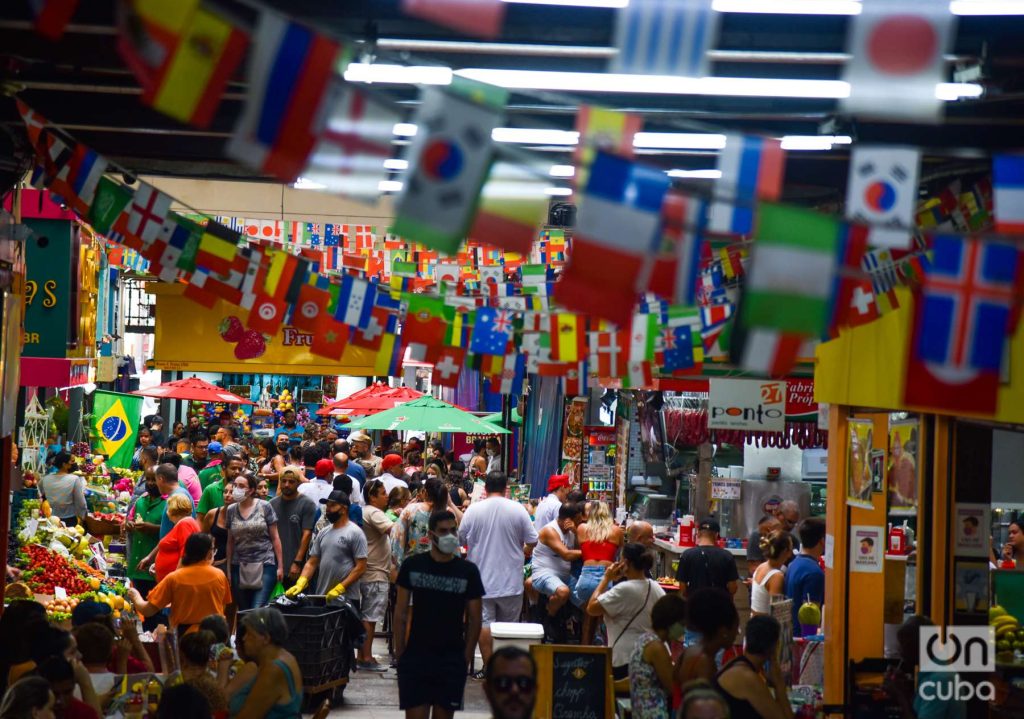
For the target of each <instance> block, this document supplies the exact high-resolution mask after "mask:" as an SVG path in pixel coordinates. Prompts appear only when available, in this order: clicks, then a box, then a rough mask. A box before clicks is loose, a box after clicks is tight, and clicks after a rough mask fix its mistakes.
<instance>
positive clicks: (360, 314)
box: [334, 275, 377, 328]
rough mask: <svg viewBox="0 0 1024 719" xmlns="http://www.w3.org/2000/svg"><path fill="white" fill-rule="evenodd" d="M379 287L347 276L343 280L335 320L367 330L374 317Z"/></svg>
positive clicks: (358, 278)
mask: <svg viewBox="0 0 1024 719" xmlns="http://www.w3.org/2000/svg"><path fill="white" fill-rule="evenodd" d="M376 295H377V287H376V286H375V285H373V284H371V283H369V282H367V281H366V280H364V279H362V278H360V277H353V276H352V275H345V276H343V277H342V278H341V290H340V292H339V293H338V305H337V307H336V308H335V310H334V319H336V320H338V321H339V322H344V323H345V324H347V325H351V326H352V327H359V328H365V327H366V326H367V325H369V323H370V318H371V317H372V316H373V306H374V300H375V299H376Z"/></svg>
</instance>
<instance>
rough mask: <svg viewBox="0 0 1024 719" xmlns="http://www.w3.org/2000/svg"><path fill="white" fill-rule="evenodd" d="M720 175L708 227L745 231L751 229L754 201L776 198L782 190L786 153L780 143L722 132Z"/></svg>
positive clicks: (731, 232) (719, 230)
mask: <svg viewBox="0 0 1024 719" xmlns="http://www.w3.org/2000/svg"><path fill="white" fill-rule="evenodd" d="M718 169H719V170H721V172H722V176H721V177H720V178H719V179H718V180H717V181H716V182H715V202H713V203H712V205H711V216H710V218H709V220H708V230H710V231H711V232H716V233H720V234H727V235H747V234H750V232H752V231H753V229H754V201H755V200H777V199H779V196H780V195H781V194H782V177H783V174H784V172H785V169H786V154H785V152H783V150H782V143H781V142H780V141H779V140H775V139H772V138H767V137H755V136H753V135H726V137H725V148H724V149H723V150H722V153H721V154H720V155H719V156H718Z"/></svg>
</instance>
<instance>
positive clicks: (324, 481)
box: [299, 459, 334, 506]
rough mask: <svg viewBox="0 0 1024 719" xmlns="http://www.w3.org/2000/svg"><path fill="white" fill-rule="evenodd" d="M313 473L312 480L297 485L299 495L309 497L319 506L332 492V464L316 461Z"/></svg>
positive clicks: (329, 461) (325, 461)
mask: <svg viewBox="0 0 1024 719" xmlns="http://www.w3.org/2000/svg"><path fill="white" fill-rule="evenodd" d="M313 473H314V475H315V476H314V477H313V479H311V480H309V481H308V482H303V483H302V484H300V485H299V494H302V495H304V496H306V497H309V498H310V499H312V500H313V502H315V503H316V504H317V505H318V506H319V504H320V500H322V499H327V496H328V495H329V494H330V493H331V492H333V491H334V484H333V483H332V482H331V479H332V477H333V474H334V463H333V462H332V461H331V460H329V459H320V460H317V463H316V464H315V465H314V469H313Z"/></svg>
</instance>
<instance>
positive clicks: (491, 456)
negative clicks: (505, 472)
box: [487, 437, 501, 474]
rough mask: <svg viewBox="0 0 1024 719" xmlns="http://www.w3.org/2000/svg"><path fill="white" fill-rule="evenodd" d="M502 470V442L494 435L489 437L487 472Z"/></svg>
mask: <svg viewBox="0 0 1024 719" xmlns="http://www.w3.org/2000/svg"><path fill="white" fill-rule="evenodd" d="M500 471H501V442H499V441H498V440H497V439H496V438H494V437H488V438H487V474H490V473H491V472H500Z"/></svg>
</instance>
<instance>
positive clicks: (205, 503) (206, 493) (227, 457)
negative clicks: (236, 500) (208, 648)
mask: <svg viewBox="0 0 1024 719" xmlns="http://www.w3.org/2000/svg"><path fill="white" fill-rule="evenodd" d="M241 449H242V448H241V447H239V446H238V445H237V444H229V445H228V446H227V447H225V448H224V461H223V462H221V463H220V464H218V465H217V468H218V469H219V470H220V478H219V479H218V480H217V481H216V482H211V483H210V484H209V485H207V487H206V489H204V490H203V496H202V497H200V498H199V506H198V507H196V513H197V514H198V516H199V521H200V522H202V520H203V516H205V515H206V513H207V512H210V511H212V510H214V509H216V508H217V507H223V506H224V487H230V486H231V485H232V484H234V482H235V478H236V477H238V475H240V474H241V473H242V470H243V469H245V462H243V461H242V456H241Z"/></svg>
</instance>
